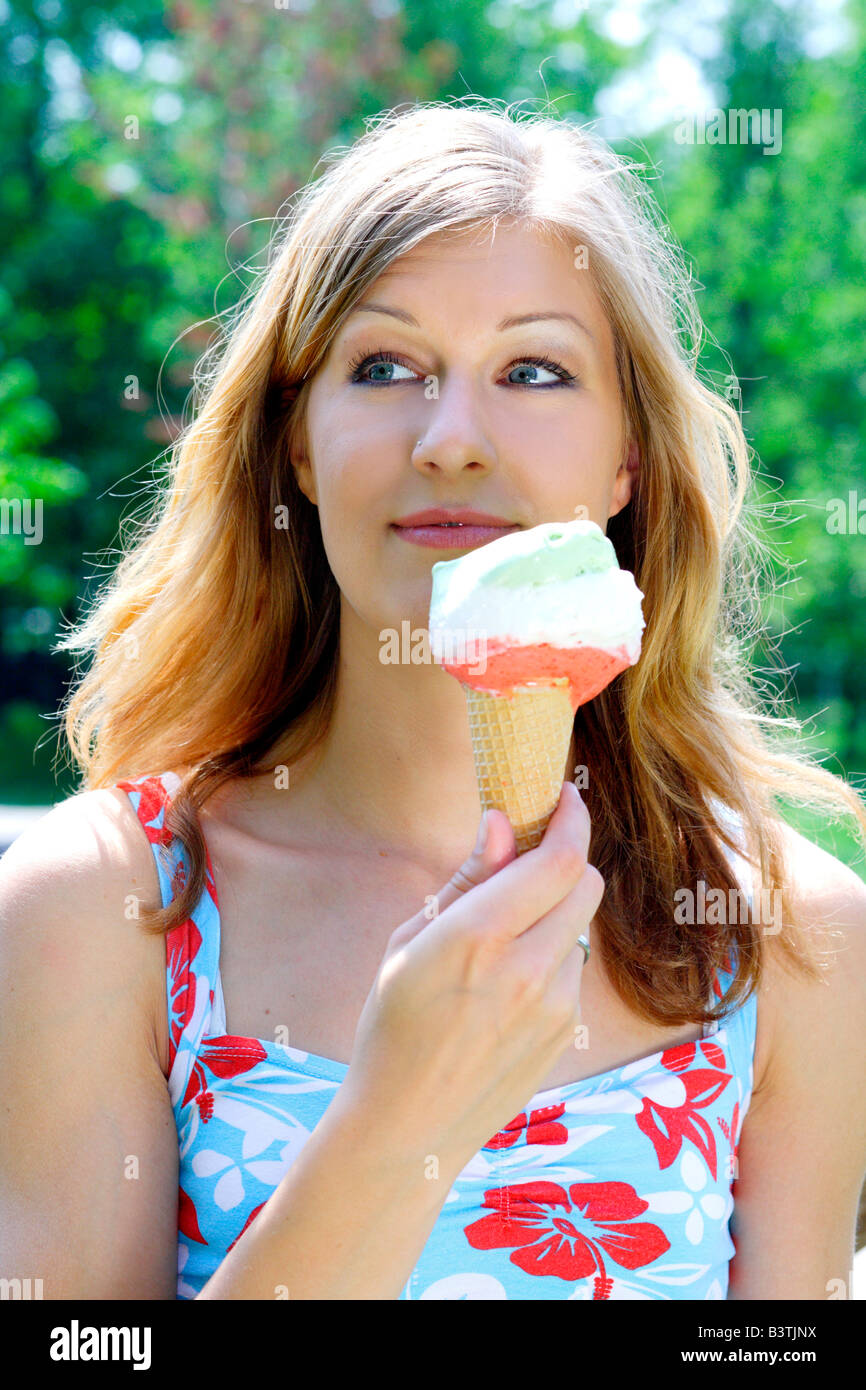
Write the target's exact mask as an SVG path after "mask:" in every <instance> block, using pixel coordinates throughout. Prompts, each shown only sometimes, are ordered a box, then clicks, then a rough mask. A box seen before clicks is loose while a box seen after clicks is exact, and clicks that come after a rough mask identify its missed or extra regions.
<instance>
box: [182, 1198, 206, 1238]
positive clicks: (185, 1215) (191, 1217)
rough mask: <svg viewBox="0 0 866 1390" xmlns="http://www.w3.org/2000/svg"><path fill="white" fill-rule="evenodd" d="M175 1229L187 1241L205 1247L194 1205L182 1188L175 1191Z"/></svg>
mask: <svg viewBox="0 0 866 1390" xmlns="http://www.w3.org/2000/svg"><path fill="white" fill-rule="evenodd" d="M177 1229H178V1230H179V1231H180V1233H181V1235H184V1236H186V1237H187V1238H188V1239H189V1240H197V1241H198V1243H199V1245H207V1241H206V1240H205V1238H204V1236H203V1235H202V1233H201V1231H200V1229H199V1224H198V1213H197V1212H196V1209H195V1203H194V1202H193V1200H192V1198H191V1197H188V1196H187V1194H186V1193H185V1192H184V1190H183V1188H182V1187H179V1188H178V1189H177Z"/></svg>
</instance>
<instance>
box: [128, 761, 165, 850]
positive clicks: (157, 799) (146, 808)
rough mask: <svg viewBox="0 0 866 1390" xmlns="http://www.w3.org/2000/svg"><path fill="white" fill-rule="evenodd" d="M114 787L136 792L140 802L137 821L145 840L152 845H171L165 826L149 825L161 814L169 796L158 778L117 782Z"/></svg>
mask: <svg viewBox="0 0 866 1390" xmlns="http://www.w3.org/2000/svg"><path fill="white" fill-rule="evenodd" d="M115 785H116V786H118V787H120V788H121V790H122V791H125V792H138V793H139V795H140V800H139V803H138V819H139V820H140V821H141V823H142V825H143V826H144V832H145V834H146V835H147V838H148V839H149V840H150V841H152V842H153V843H154V844H159V845H168V844H170V843H171V832H170V831H169V830H167V829H166V827H165V825H151V821H155V820H156V819H157V818H158V817H159V816H160V815H161V813H162V809H163V807H164V806H167V805H168V801H169V796H168V793H167V792H166V790H165V787H164V786H163V785H162V783H161V782H160V780H159V778H158V777H143V778H142V779H141V781H138V782H117V783H116V784H115Z"/></svg>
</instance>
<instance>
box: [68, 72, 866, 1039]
mask: <svg viewBox="0 0 866 1390" xmlns="http://www.w3.org/2000/svg"><path fill="white" fill-rule="evenodd" d="M324 164H325V166H326V167H325V168H324V170H323V171H322V173H321V175H320V177H318V178H317V179H315V180H314V181H313V182H311V183H310V184H308V185H307V186H305V187H304V188H302V189H301V190H300V191H299V192H298V193H297V194H296V195H295V196H294V197H293V198H292V199H291V200H290V202H289V204H288V211H287V213H286V215H285V216H284V217H280V218H279V219H278V220H277V223H276V225H275V229H274V233H273V235H272V237H271V240H270V243H269V247H268V257H267V264H266V266H265V267H264V268H263V269H262V271H261V274H260V276H259V277H258V280H257V281H255V282H254V283H253V284H252V285H251V286H250V288H249V290H248V292H247V293H246V294H245V295H244V296H243V298H242V299H241V301H240V302H239V303H238V305H236V306H235V308H234V310H233V311H232V312H231V313H230V315H229V316H228V317H227V319H226V322H225V324H224V325H223V331H222V333H221V335H220V336H219V338H218V339H217V341H216V342H215V343H214V345H213V347H212V348H211V349H209V351H208V352H207V353H205V355H204V357H203V358H202V359H201V361H200V362H199V364H198V367H197V370H196V373H195V378H194V383H193V392H192V404H193V410H192V412H191V419H190V422H189V423H188V424H186V425H185V426H184V428H183V430H182V432H181V433H180V435H179V436H178V438H177V439H176V440H175V442H174V444H173V446H172V450H171V457H170V460H169V476H168V480H167V482H166V484H165V485H164V487H162V488H161V489H160V490H159V491H158V493H157V496H156V499H155V501H154V503H153V505H152V508H151V510H150V512H149V514H148V516H147V517H146V518H145V520H144V522H143V524H142V526H141V529H140V533H139V535H138V536H137V537H135V538H134V539H131V538H130V539H127V540H125V541H124V549H123V552H122V558H121V561H120V563H119V564H118V565H117V568H116V570H115V572H114V573H113V574H112V575H111V576H110V578H109V580H108V581H107V583H106V584H105V585H104V586H103V589H102V591H101V592H100V593H98V594H97V596H96V599H95V600H94V602H93V604H92V606H91V610H90V612H89V613H88V615H87V616H86V618H85V619H83V620H82V622H81V623H80V624H79V625H78V627H77V628H75V629H73V630H72V631H71V632H70V633H69V634H67V636H66V637H64V639H63V640H62V641H61V642H60V644H59V646H58V650H71V651H80V652H83V651H89V652H92V653H93V654H94V660H93V661H92V662H91V664H90V668H89V670H88V671H87V673H86V674H85V675H84V676H83V677H82V678H81V679H80V680H79V682H78V684H77V685H76V686H74V687H73V689H72V691H71V693H70V695H69V697H68V698H67V701H66V702H65V705H64V708H63V710H62V711H61V714H60V718H61V719H65V733H66V739H67V741H68V744H69V747H70V749H71V751H72V754H73V756H74V758H75V760H76V762H77V764H78V766H79V768H80V769H82V772H83V777H82V789H84V790H88V789H92V788H97V787H108V786H111V785H113V784H114V783H116V782H117V781H118V780H121V779H131V778H134V777H138V776H142V775H145V774H147V775H155V774H156V773H159V772H162V771H165V770H169V769H171V770H174V771H177V772H179V773H180V774H181V778H182V781H181V785H180V787H179V788H178V790H177V793H176V795H175V796H174V798H173V800H172V802H171V805H170V806H169V808H168V811H167V819H166V825H167V827H168V829H169V830H170V831H171V832H172V833H173V834H175V835H177V836H178V837H179V838H180V840H181V841H182V842H183V843H184V845H185V846H186V848H187V850H188V855H189V864H190V872H189V873H188V875H187V877H186V881H185V885H184V886H183V887H182V890H181V891H180V892H179V894H178V896H177V897H176V898H175V899H174V901H173V902H172V903H171V904H170V905H169V906H168V907H167V908H163V909H161V910H159V911H157V912H155V913H150V912H147V913H143V914H142V917H143V922H144V924H145V925H146V928H147V930H150V931H156V932H165V931H167V930H168V929H170V928H171V927H173V926H174V925H176V924H177V923H179V922H182V921H184V920H185V919H186V918H187V917H188V916H189V915H190V912H191V911H192V910H193V909H194V907H195V905H196V902H197V901H198V898H199V897H200V895H201V893H202V891H203V890H204V887H205V870H206V854H205V846H204V841H203V839H202V835H201V829H200V823H199V819H198V809H199V808H200V807H201V806H202V805H203V804H204V802H205V801H206V800H207V798H208V797H209V796H210V795H211V794H212V793H213V792H214V791H215V790H216V789H217V788H218V787H219V786H220V785H221V784H222V783H224V782H226V781H227V780H228V779H230V778H246V777H250V776H254V775H261V774H263V773H270V774H271V775H273V770H274V769H275V768H278V767H280V766H286V767H289V768H290V767H291V765H292V764H293V762H294V761H295V760H296V759H297V758H299V757H300V756H301V755H305V754H307V753H309V752H311V751H312V750H313V749H315V748H316V747H317V746H318V745H320V743H321V740H322V738H323V736H324V735H325V733H326V732H327V728H328V724H329V719H330V715H331V710H332V704H333V700H334V694H335V676H336V663H337V654H338V640H339V615H340V593H339V590H338V587H337V583H336V580H335V579H334V576H333V574H332V573H331V570H330V568H329V565H328V562H327V559H326V556H325V552H324V549H323V545H322V537H321V531H320V526H319V518H318V511H317V509H316V507H315V506H314V505H313V504H311V503H310V502H309V501H308V500H307V498H306V497H305V496H304V495H303V493H302V492H301V491H300V489H299V487H298V484H297V481H296V478H295V475H294V471H293V469H292V467H291V465H290V463H289V449H290V445H291V444H293V443H296V442H298V441H303V439H304V428H305V408H306V400H307V395H308V392H309V387H310V381H311V378H312V377H313V376H314V374H315V373H316V371H317V369H318V368H319V367H320V365H321V364H322V362H323V360H324V359H325V357H326V355H327V353H328V349H329V345H330V344H331V342H332V340H333V339H334V337H335V335H336V333H337V331H338V329H339V328H340V326H341V324H342V322H343V319H344V318H345V316H346V314H347V312H348V311H349V310H350V309H351V307H352V306H353V304H354V303H355V302H356V301H357V300H358V299H359V298H360V297H361V296H362V295H363V294H364V292H365V291H366V290H367V289H368V287H369V286H371V285H372V284H373V282H374V281H375V280H376V279H377V277H378V276H380V275H381V274H382V273H383V272H384V271H385V270H387V269H388V268H389V267H390V266H391V265H392V263H393V262H394V261H395V260H396V259H397V258H398V257H400V256H402V255H403V254H404V253H406V252H408V251H409V250H410V249H411V248H413V247H415V246H417V245H418V243H419V242H421V241H423V240H424V238H426V237H429V236H430V235H431V234H434V233H438V232H446V231H448V230H455V231H456V230H457V229H467V230H468V229H469V228H470V226H472V225H476V226H478V228H479V229H480V230H481V231H486V230H488V229H494V228H495V227H496V226H497V225H498V224H499V223H500V221H502V220H503V219H506V218H507V219H512V218H516V219H518V220H519V222H520V223H521V224H523V225H525V226H526V227H528V228H530V229H533V230H535V231H537V232H539V233H542V234H547V235H551V236H554V237H563V238H564V239H565V243H566V245H567V246H568V247H569V248H572V249H573V252H574V257H575V266H576V267H579V266H582V265H583V263H584V261H585V264H586V269H582V268H581V269H577V268H576V270H575V273H576V274H577V273H580V274H589V275H590V276H591V277H592V281H591V282H592V284H593V285H594V287H595V289H596V291H597V293H598V295H599V296H600V299H601V302H602V305H603V308H604V311H605V313H606V315H607V317H608V320H609V322H610V325H611V327H612V330H613V334H614V340H615V344H616V363H617V369H618V373H619V381H620V388H621V398H622V405H623V409H624V422H625V425H626V427H627V431H628V438H629V439H630V440H632V441H635V442H636V443H637V445H638V447H639V456H640V467H639V471H638V473H637V474H636V477H635V486H634V490H633V495H632V500H631V501H630V503H629V504H628V505H627V506H626V507H625V508H624V509H623V510H622V511H621V512H620V513H619V514H618V515H617V516H615V517H614V518H612V519H611V521H610V522H609V525H608V534H609V536H610V538H611V540H612V541H613V543H614V546H615V548H616V551H617V555H618V557H619V562H620V564H621V566H622V567H623V568H625V569H630V570H632V571H633V573H634V575H635V578H636V580H637V583H638V586H639V587H640V589H641V590H642V591H643V593H644V594H645V603H644V614H645V618H646V631H645V634H644V643H643V653H642V655H641V657H640V660H639V661H638V663H637V664H636V665H635V666H634V667H632V668H630V669H628V670H627V671H625V672H624V673H623V674H622V675H621V676H619V677H618V678H617V679H616V680H615V681H613V683H612V684H611V685H610V686H609V687H608V688H607V689H606V690H605V691H604V692H603V693H602V694H601V695H599V696H598V698H597V699H595V700H594V701H592V702H591V703H590V704H589V705H587V706H585V707H583V708H581V709H580V710H579V711H578V714H577V717H576V721H575V741H576V749H577V760H578V762H579V763H583V764H586V766H587V767H588V768H589V778H588V785H587V787H586V789H585V791H584V797H585V800H586V801H587V804H588V808H589V811H590V815H591V818H592V841H591V847H590V856H589V857H590V860H591V862H592V863H594V864H595V865H596V866H597V867H598V869H599V871H600V872H601V874H602V875H603V877H604V879H605V882H606V891H605V896H604V901H603V904H602V906H601V908H600V909H599V913H598V919H597V920H598V922H599V926H600V929H601V930H600V945H601V949H602V950H603V953H604V958H605V964H606V967H607V969H608V971H609V974H610V977H611V979H612V981H613V983H614V986H615V988H616V989H617V991H618V993H619V994H620V995H621V997H622V998H623V1000H624V1001H625V1002H626V1003H627V1004H628V1005H629V1006H630V1007H631V1008H632V1009H634V1010H635V1011H636V1012H637V1013H638V1014H639V1015H641V1016H643V1017H645V1018H647V1019H649V1020H651V1021H653V1022H656V1023H659V1024H662V1023H664V1024H683V1023H686V1022H687V1021H694V1022H695V1023H701V1022H706V1021H709V1020H711V1019H714V1018H718V1017H721V1016H724V1015H726V1014H727V1012H728V1011H729V1010H730V1009H731V1008H733V1007H734V1006H736V1005H737V1004H739V1003H742V1002H743V1001H744V1000H745V998H746V997H748V994H749V992H750V991H751V990H752V989H753V988H754V987H755V986H756V985H757V983H758V982H759V980H760V971H761V963H762V959H763V952H764V950H765V949H766V942H765V940H764V935H763V932H764V929H763V927H762V926H761V925H759V924H758V923H757V922H756V921H755V920H748V921H741V920H737V921H733V922H727V923H724V922H723V923H720V924H717V925H716V924H713V923H710V922H709V921H708V922H707V923H706V924H702V925H697V926H689V925H681V924H678V923H677V921H676V920H675V914H674V903H675V893H676V892H677V890H678V889H682V888H684V887H685V888H691V889H692V890H695V889H696V887H697V884H698V881H699V880H703V881H704V883H705V884H706V885H707V891H708V892H709V890H710V889H713V888H716V889H722V890H723V891H724V892H725V894H726V895H727V893H728V891H729V890H736V889H737V888H738V887H739V886H740V884H739V883H738V881H737V879H735V877H734V876H733V873H732V870H731V867H730V864H729V862H728V860H727V858H726V857H725V855H724V854H723V852H722V849H721V845H722V843H724V844H726V845H728V847H729V848H733V847H734V842H733V841H732V839H731V833H730V830H729V828H728V822H727V820H726V819H725V818H724V816H723V815H722V813H721V807H726V808H728V810H729V811H730V812H732V813H733V814H734V816H736V817H739V818H740V819H741V822H742V826H743V830H744V832H745V845H746V846H747V847H751V861H752V863H753V865H754V867H755V868H756V869H758V870H759V878H760V884H761V887H762V888H763V889H764V890H767V891H768V892H772V891H773V890H775V889H781V891H782V899H781V902H782V905H783V909H784V912H783V917H784V929H783V930H782V931H781V933H780V935H778V936H777V940H779V941H780V943H782V946H783V951H784V953H785V954H786V956H787V958H788V960H789V961H790V962H791V963H792V964H794V965H795V966H799V967H800V968H802V969H803V970H804V971H806V972H807V973H809V974H811V975H813V976H817V974H818V973H819V971H820V965H819V963H818V957H817V952H816V948H815V932H814V930H812V931H807V930H806V925H807V924H805V923H802V922H800V921H799V920H798V917H797V908H796V904H795V902H794V901H793V894H792V893H791V891H790V881H789V879H788V877H787V875H788V870H787V869H786V866H785V863H784V860H783V857H782V841H781V838H780V825H781V821H780V807H781V806H782V805H783V804H784V802H786V801H787V802H788V803H790V804H791V805H800V806H803V807H811V808H816V807H817V808H820V809H821V810H823V811H824V812H830V813H839V812H841V813H844V814H847V813H850V814H851V815H852V816H853V817H855V819H856V822H857V823H858V826H859V830H860V833H861V834H863V835H866V812H864V807H863V805H862V803H861V801H860V799H859V797H858V795H857V794H856V793H855V791H854V790H853V789H852V788H851V787H849V786H848V785H847V784H846V783H845V782H844V781H843V780H841V779H839V778H837V777H835V776H833V775H832V774H831V773H830V772H828V771H827V770H825V769H824V768H823V767H822V766H821V765H820V763H819V762H818V761H817V759H816V758H814V757H813V756H812V754H810V753H807V752H806V751H805V748H804V744H803V735H802V732H801V730H800V727H799V725H798V724H797V722H796V721H795V720H794V719H793V718H791V717H790V716H788V717H782V716H780V715H779V714H778V713H776V711H777V710H778V708H779V704H778V697H776V698H775V700H773V701H771V700H770V697H769V696H768V695H767V694H766V691H759V689H758V686H757V684H756V682H755V681H754V680H753V678H752V677H751V676H750V671H749V657H748V654H749V650H750V644H751V643H752V641H753V639H754V638H755V637H756V635H757V633H758V632H759V626H758V621H759V620H758V617H757V614H758V607H757V598H758V597H759V593H760V586H761V583H762V582H763V580H762V576H763V574H764V563H765V561H766V558H767V555H768V553H770V552H768V551H767V548H766V542H764V541H763V540H761V539H760V536H761V534H762V528H761V527H760V526H759V523H758V520H757V511H756V509H755V507H754V505H753V503H752V502H751V490H750V484H751V476H750V460H749V457H748V447H747V443H746V440H745V437H744V434H743V430H742V426H741V422H740V418H739V414H738V411H737V410H736V409H735V408H734V406H733V405H732V404H731V403H730V402H729V401H728V400H727V399H724V398H723V397H722V395H720V394H719V393H717V391H716V390H715V389H713V387H712V386H710V385H707V384H705V383H704V382H703V381H702V380H700V379H699V375H698V370H697V359H698V353H699V350H700V344H701V338H702V333H703V328H702V323H701V319H700V315H699V312H698V308H697V304H696V301H695V297H694V291H693V287H692V284H691V278H690V272H689V269H688V266H687V263H686V260H685V257H684V256H683V253H682V251H681V250H680V248H679V247H678V246H677V245H676V243H675V241H674V240H673V238H672V236H671V234H670V232H669V231H668V230H667V228H666V226H665V224H664V219H663V217H662V215H661V214H660V212H659V210H658V205H657V203H656V202H655V200H654V198H653V197H652V195H651V193H650V191H649V187H648V184H647V182H646V181H645V179H644V178H643V176H642V175H641V173H640V169H641V167H642V166H638V165H635V164H633V163H631V162H628V161H625V160H624V159H623V158H621V157H620V156H619V155H618V154H617V153H616V152H615V151H614V150H612V149H611V147H610V146H609V145H607V144H606V143H605V142H604V141H603V140H601V139H600V138H599V137H597V136H596V135H595V134H594V133H592V132H591V131H590V130H588V129H580V128H578V127H576V126H574V125H572V124H570V123H568V122H566V121H564V120H561V119H559V118H558V117H556V116H555V115H550V114H538V113H532V114H530V113H526V112H522V113H517V114H515V113H514V112H513V110H512V108H510V107H507V108H506V107H504V104H502V103H499V102H495V101H488V100H486V99H483V98H477V97H474V98H468V99H464V100H460V101H454V102H434V103H425V104H418V105H416V106H414V107H412V108H410V109H406V110H403V111H396V112H386V113H384V114H382V115H380V116H378V117H376V118H373V119H371V120H370V121H369V122H368V128H367V131H366V133H365V134H364V135H363V136H362V137H361V138H360V139H358V140H357V141H356V142H355V143H354V144H353V145H351V146H350V147H348V148H340V149H336V150H332V151H330V152H329V153H328V154H327V155H326V156H324ZM281 211H282V210H281ZM280 509H284V510H283V511H282V512H280ZM278 515H282V516H284V517H285V518H286V519H287V524H286V526H285V527H283V526H281V525H280V524H279V523H277V522H276V518H277V517H278ZM77 675H78V673H77ZM771 705H772V709H771ZM455 867H456V865H455ZM732 900H734V901H735V899H732ZM774 901H775V900H774ZM711 915H715V914H711V913H709V912H708V913H707V916H708V917H709V916H711ZM721 915H722V916H729V915H730V914H721ZM734 915H735V916H738V915H739V914H734ZM395 925H396V923H395ZM778 925H780V924H779V923H775V924H774V926H778ZM732 944H736V947H737V953H736V965H737V970H736V976H735V979H734V983H733V986H732V989H731V990H730V991H729V992H728V994H727V996H726V997H725V1000H724V1007H721V1006H720V1003H719V1002H717V1004H716V1006H715V1007H714V1008H713V1009H710V1007H709V1001H710V999H711V993H712V980H713V972H714V971H715V969H716V968H717V967H718V966H719V965H724V964H725V962H726V960H727V959H728V950H729V948H730V947H731V945H732Z"/></svg>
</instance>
